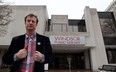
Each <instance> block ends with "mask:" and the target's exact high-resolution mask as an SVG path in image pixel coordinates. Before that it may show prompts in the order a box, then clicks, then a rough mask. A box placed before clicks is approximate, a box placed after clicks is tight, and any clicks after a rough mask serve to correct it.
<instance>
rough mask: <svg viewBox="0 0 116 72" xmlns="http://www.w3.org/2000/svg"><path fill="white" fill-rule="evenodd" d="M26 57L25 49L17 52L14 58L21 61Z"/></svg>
mask: <svg viewBox="0 0 116 72" xmlns="http://www.w3.org/2000/svg"><path fill="white" fill-rule="evenodd" d="M26 56H27V50H26V49H25V48H23V49H21V50H19V51H18V52H17V53H16V57H17V58H18V59H23V58H25V57H26Z"/></svg>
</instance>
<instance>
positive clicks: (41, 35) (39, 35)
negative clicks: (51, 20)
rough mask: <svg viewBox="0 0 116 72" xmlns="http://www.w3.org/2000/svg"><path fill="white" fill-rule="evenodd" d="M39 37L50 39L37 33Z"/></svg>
mask: <svg viewBox="0 0 116 72" xmlns="http://www.w3.org/2000/svg"><path fill="white" fill-rule="evenodd" d="M37 36H39V37H43V38H48V37H47V36H45V35H42V34H38V33H37Z"/></svg>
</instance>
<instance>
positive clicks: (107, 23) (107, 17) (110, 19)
mask: <svg viewBox="0 0 116 72" xmlns="http://www.w3.org/2000/svg"><path fill="white" fill-rule="evenodd" d="M98 16H99V19H100V20H99V21H100V25H101V30H102V34H103V38H104V43H105V45H116V42H115V41H114V40H115V39H116V24H115V19H114V15H113V13H112V12H98ZM114 42H115V43H114Z"/></svg>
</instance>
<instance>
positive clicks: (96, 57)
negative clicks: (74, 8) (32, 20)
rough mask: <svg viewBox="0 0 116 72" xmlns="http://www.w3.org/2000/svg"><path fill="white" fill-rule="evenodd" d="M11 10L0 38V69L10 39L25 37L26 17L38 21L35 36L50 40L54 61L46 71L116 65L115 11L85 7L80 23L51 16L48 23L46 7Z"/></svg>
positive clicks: (66, 18) (66, 16)
mask: <svg viewBox="0 0 116 72" xmlns="http://www.w3.org/2000/svg"><path fill="white" fill-rule="evenodd" d="M10 8H11V9H12V10H13V13H12V15H11V16H12V17H11V18H12V22H10V24H9V25H8V27H7V29H6V30H7V33H6V34H4V36H1V37H0V64H1V66H2V63H1V57H2V55H3V54H4V53H5V52H6V50H7V49H8V46H9V45H10V42H11V39H12V37H13V36H17V35H20V34H24V33H25V28H24V27H25V26H24V25H25V24H24V17H25V16H26V15H27V14H29V13H34V14H35V15H37V16H38V18H39V24H38V27H37V32H38V33H40V34H42V35H46V36H48V37H49V38H50V41H51V44H52V48H53V53H54V55H55V59H54V63H53V64H52V65H49V69H69V67H70V69H90V70H98V67H99V66H102V65H103V64H115V63H116V57H115V56H116V46H115V45H116V42H115V40H114V39H115V38H116V37H115V29H116V28H115V26H116V25H115V17H116V16H115V13H116V12H115V11H113V12H98V11H97V10H96V9H95V8H89V7H88V6H86V7H85V9H84V15H83V17H82V19H68V15H52V16H51V19H49V18H48V13H47V9H46V6H10Z"/></svg>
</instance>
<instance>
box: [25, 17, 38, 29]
mask: <svg viewBox="0 0 116 72" xmlns="http://www.w3.org/2000/svg"><path fill="white" fill-rule="evenodd" d="M25 26H26V30H27V31H35V29H36V27H37V22H36V18H35V17H30V16H28V17H27V18H26V21H25Z"/></svg>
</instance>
